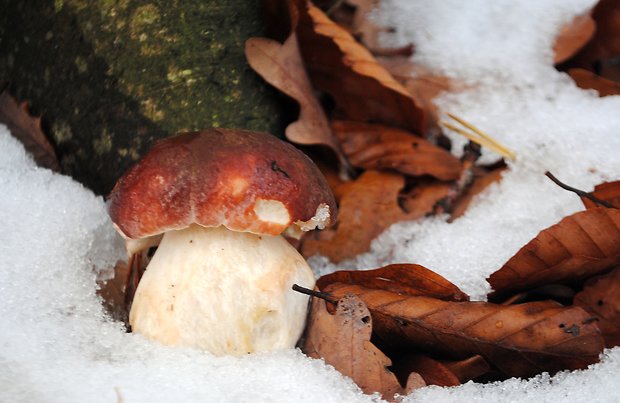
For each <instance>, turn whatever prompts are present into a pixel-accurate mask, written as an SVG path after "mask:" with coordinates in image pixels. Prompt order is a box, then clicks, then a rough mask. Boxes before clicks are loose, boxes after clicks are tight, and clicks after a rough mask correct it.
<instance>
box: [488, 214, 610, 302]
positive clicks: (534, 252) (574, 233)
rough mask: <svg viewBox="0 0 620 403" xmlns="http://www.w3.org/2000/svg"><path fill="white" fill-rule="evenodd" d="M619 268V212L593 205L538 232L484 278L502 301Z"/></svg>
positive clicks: (493, 295)
mask: <svg viewBox="0 0 620 403" xmlns="http://www.w3.org/2000/svg"><path fill="white" fill-rule="evenodd" d="M617 265H620V210H618V209H613V208H605V207H595V208H591V209H588V210H586V211H581V212H578V213H575V214H573V215H571V216H568V217H565V218H564V219H562V220H561V221H560V222H559V223H557V224H555V225H553V226H551V227H549V228H547V229H545V230H543V231H541V232H540V233H539V234H538V235H537V236H536V238H534V239H533V240H531V241H530V242H528V243H527V244H526V245H525V246H524V247H522V248H521V249H520V250H519V251H518V252H517V253H516V254H515V255H514V256H513V257H512V258H510V260H508V262H506V264H504V266H503V267H502V268H501V269H499V270H498V271H496V272H495V273H493V274H491V276H490V277H489V278H488V281H489V283H490V284H491V287H492V288H493V290H494V291H493V293H491V294H490V295H489V300H492V301H501V300H502V299H505V298H506V297H507V296H510V295H512V294H515V293H518V292H520V291H524V290H529V289H532V288H537V287H540V286H542V285H547V284H554V283H561V284H568V283H572V282H575V281H579V280H583V279H585V278H588V277H591V276H593V275H595V274H598V273H601V272H603V271H605V270H608V269H610V268H611V267H614V266H617Z"/></svg>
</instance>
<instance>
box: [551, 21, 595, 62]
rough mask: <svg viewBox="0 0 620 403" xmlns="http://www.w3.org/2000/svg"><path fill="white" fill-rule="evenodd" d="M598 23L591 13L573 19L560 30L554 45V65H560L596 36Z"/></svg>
mask: <svg viewBox="0 0 620 403" xmlns="http://www.w3.org/2000/svg"><path fill="white" fill-rule="evenodd" d="M595 31H596V23H595V22H594V20H593V19H592V16H591V15H590V13H589V12H587V13H585V14H581V15H578V16H576V17H575V18H573V20H571V21H570V22H569V23H568V24H566V25H564V26H563V27H562V29H561V30H560V33H559V34H558V36H557V38H556V39H555V44H554V45H553V53H554V55H555V56H554V58H553V63H554V64H558V63H562V62H563V61H565V60H567V59H569V58H570V57H572V56H573V55H574V54H575V53H577V52H578V51H579V50H580V49H581V48H582V47H583V46H584V45H585V44H586V43H588V41H589V40H590V39H591V38H592V36H593V35H594V32H595Z"/></svg>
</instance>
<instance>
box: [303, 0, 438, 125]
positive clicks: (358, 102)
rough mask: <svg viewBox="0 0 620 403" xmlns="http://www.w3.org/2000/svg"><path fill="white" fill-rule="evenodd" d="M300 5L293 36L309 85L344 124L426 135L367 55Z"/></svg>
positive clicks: (419, 114) (416, 112)
mask: <svg viewBox="0 0 620 403" xmlns="http://www.w3.org/2000/svg"><path fill="white" fill-rule="evenodd" d="M298 3H301V4H300V6H299V8H300V24H299V28H298V30H297V32H298V34H299V40H300V44H301V48H300V49H301V52H302V55H303V58H304V60H305V62H306V66H307V67H308V71H309V73H310V77H311V78H312V81H313V83H314V84H315V85H316V86H317V87H318V88H319V89H321V90H323V91H326V92H328V93H329V94H330V95H331V96H332V97H333V98H334V100H335V101H336V106H337V110H338V111H339V113H341V114H342V115H344V117H345V118H347V119H349V120H356V121H362V122H367V121H373V122H379V123H384V124H388V125H392V126H397V127H403V128H407V129H410V130H412V131H414V132H416V133H420V134H423V133H425V132H426V128H427V127H426V126H427V124H426V115H425V113H424V110H423V109H422V108H421V107H420V106H419V105H418V104H417V103H416V101H415V100H414V99H413V97H412V96H411V95H410V94H409V93H408V92H407V91H406V90H405V88H403V86H402V85H400V84H399V83H398V82H397V81H396V80H394V78H393V77H392V76H391V75H390V73H388V72H387V70H385V68H383V67H382V66H381V65H380V64H379V63H378V62H377V60H376V59H375V58H374V57H373V56H372V54H371V53H370V52H369V51H368V50H367V49H366V48H365V47H363V46H362V45H360V44H359V43H358V42H357V41H356V40H355V38H354V37H353V36H352V35H351V34H350V33H349V32H347V31H346V30H345V29H344V28H342V27H340V26H338V25H336V24H335V23H334V22H333V21H331V20H330V19H329V18H328V17H327V16H326V15H325V14H324V13H323V12H322V11H321V10H320V9H319V8H317V7H315V6H314V5H313V4H312V3H311V2H305V1H298Z"/></svg>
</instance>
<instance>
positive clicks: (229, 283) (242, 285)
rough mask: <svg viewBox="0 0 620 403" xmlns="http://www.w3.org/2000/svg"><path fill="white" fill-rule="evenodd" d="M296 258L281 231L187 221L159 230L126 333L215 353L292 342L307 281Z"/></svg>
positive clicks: (299, 326) (305, 298)
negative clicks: (298, 287)
mask: <svg viewBox="0 0 620 403" xmlns="http://www.w3.org/2000/svg"><path fill="white" fill-rule="evenodd" d="M314 281H315V280H314V276H313V274H312V271H311V269H310V268H309V266H308V264H307V263H306V261H305V260H304V258H303V257H302V256H301V255H300V254H299V253H298V252H297V251H296V250H295V248H293V247H292V246H291V245H290V244H289V243H288V242H287V241H286V240H285V239H284V238H283V237H281V236H268V235H255V234H251V233H246V232H235V231H230V230H228V229H226V228H224V227H217V228H204V227H200V226H198V225H192V226H190V227H188V228H186V229H183V230H180V231H169V232H166V233H165V235H164V237H163V239H162V241H161V243H160V245H159V248H158V249H157V252H156V253H155V255H154V256H153V258H152V260H151V262H150V263H149V265H148V267H147V270H146V272H145V273H144V276H143V277H142V279H141V281H140V284H139V285H138V289H137V291H136V294H135V297H134V300H133V304H132V307H131V312H130V315H129V323H130V324H131V327H132V330H133V331H134V332H138V333H141V334H143V335H145V336H146V337H148V338H150V339H153V340H156V341H159V342H161V343H163V344H167V345H182V346H189V347H197V348H200V349H203V350H207V351H209V352H211V353H213V354H216V355H224V354H234V355H239V354H246V353H252V352H260V351H268V350H274V349H281V348H291V347H293V346H294V345H295V343H296V342H297V340H298V339H299V337H300V336H301V333H302V331H303V328H304V324H305V318H306V310H307V305H308V296H306V295H302V294H300V293H297V292H295V291H293V290H292V289H291V287H292V285H293V284H294V283H296V284H299V285H301V286H303V287H306V288H313V287H314Z"/></svg>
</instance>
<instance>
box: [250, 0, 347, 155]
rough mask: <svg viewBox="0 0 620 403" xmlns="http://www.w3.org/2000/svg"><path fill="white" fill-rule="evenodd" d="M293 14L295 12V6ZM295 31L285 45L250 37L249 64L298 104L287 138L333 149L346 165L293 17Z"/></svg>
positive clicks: (271, 40)
mask: <svg viewBox="0 0 620 403" xmlns="http://www.w3.org/2000/svg"><path fill="white" fill-rule="evenodd" d="M290 7H291V12H292V13H296V8H295V6H294V5H290ZM291 20H292V29H293V31H292V32H291V33H290V35H289V37H288V38H287V39H286V40H285V41H284V43H283V44H281V43H280V42H278V41H276V40H273V39H268V38H250V39H248V40H247V41H246V43H245V56H246V58H247V60H248V63H249V64H250V66H251V67H252V69H254V71H256V72H257V73H258V74H259V75H260V76H261V77H263V79H265V81H267V82H268V83H269V84H271V85H273V86H274V87H276V88H277V89H279V90H280V91H282V92H283V93H285V94H286V95H288V96H290V97H291V98H293V99H294V100H295V101H297V103H298V104H299V117H298V119H297V120H296V121H295V122H293V123H291V124H290V125H288V126H287V128H286V132H285V134H286V137H287V138H288V139H289V140H290V141H292V142H294V143H297V144H302V145H314V144H321V145H325V146H327V147H329V148H330V149H332V150H333V151H334V152H335V153H336V155H338V156H339V159H340V162H341V164H345V160H344V157H343V156H342V153H341V152H340V147H339V145H338V142H337V141H336V138H335V137H334V135H333V133H332V131H331V128H330V127H329V123H328V122H327V116H326V115H325V112H324V111H323V108H322V107H321V104H320V103H319V101H318V100H317V99H316V97H315V96H314V90H313V88H312V84H311V83H310V79H309V78H308V74H307V73H306V70H305V68H304V64H303V61H302V59H301V54H300V52H299V44H298V41H297V34H296V33H295V32H294V29H295V27H296V25H297V18H296V15H295V14H293V16H292V17H291Z"/></svg>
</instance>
